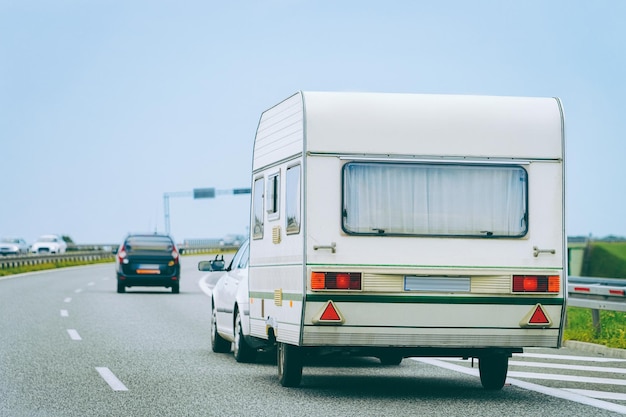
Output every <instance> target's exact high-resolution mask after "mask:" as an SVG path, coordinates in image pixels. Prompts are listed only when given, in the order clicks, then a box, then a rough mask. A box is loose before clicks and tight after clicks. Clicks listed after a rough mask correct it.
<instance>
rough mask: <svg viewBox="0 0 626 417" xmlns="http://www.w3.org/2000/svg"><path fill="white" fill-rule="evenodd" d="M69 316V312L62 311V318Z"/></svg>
mask: <svg viewBox="0 0 626 417" xmlns="http://www.w3.org/2000/svg"><path fill="white" fill-rule="evenodd" d="M67 316H69V313H68V312H67V310H61V317H67Z"/></svg>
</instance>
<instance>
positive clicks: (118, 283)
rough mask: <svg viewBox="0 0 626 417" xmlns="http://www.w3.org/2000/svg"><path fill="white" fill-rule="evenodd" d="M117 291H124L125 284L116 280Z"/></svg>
mask: <svg viewBox="0 0 626 417" xmlns="http://www.w3.org/2000/svg"><path fill="white" fill-rule="evenodd" d="M117 292H118V293H120V294H122V293H125V292H126V286H125V285H124V284H123V283H122V282H119V281H118V282H117Z"/></svg>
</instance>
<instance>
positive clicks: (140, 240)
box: [124, 236, 174, 251]
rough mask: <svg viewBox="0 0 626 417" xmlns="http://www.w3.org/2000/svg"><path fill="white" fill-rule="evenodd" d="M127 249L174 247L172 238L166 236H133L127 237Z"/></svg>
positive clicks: (164, 248) (169, 249) (166, 248)
mask: <svg viewBox="0 0 626 417" xmlns="http://www.w3.org/2000/svg"><path fill="white" fill-rule="evenodd" d="M124 246H126V250H127V251H132V250H156V251H158V250H162V251H171V250H172V249H173V248H174V244H173V243H172V240H171V239H169V238H168V237H165V236H131V237H129V238H128V239H126V243H125V244H124Z"/></svg>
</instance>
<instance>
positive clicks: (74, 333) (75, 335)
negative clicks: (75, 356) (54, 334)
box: [67, 329, 83, 340]
mask: <svg viewBox="0 0 626 417" xmlns="http://www.w3.org/2000/svg"><path fill="white" fill-rule="evenodd" d="M67 334H69V335H70V338H71V339H72V340H83V339H82V338H81V337H80V335H79V334H78V332H77V331H76V330H74V329H67Z"/></svg>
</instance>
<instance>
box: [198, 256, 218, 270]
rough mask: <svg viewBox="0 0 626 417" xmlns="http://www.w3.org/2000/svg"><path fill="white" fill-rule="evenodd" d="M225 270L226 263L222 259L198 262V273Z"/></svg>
mask: <svg viewBox="0 0 626 417" xmlns="http://www.w3.org/2000/svg"><path fill="white" fill-rule="evenodd" d="M223 270H224V261H223V260H221V259H220V260H215V259H214V260H212V261H200V262H198V271H203V272H211V271H223Z"/></svg>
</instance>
